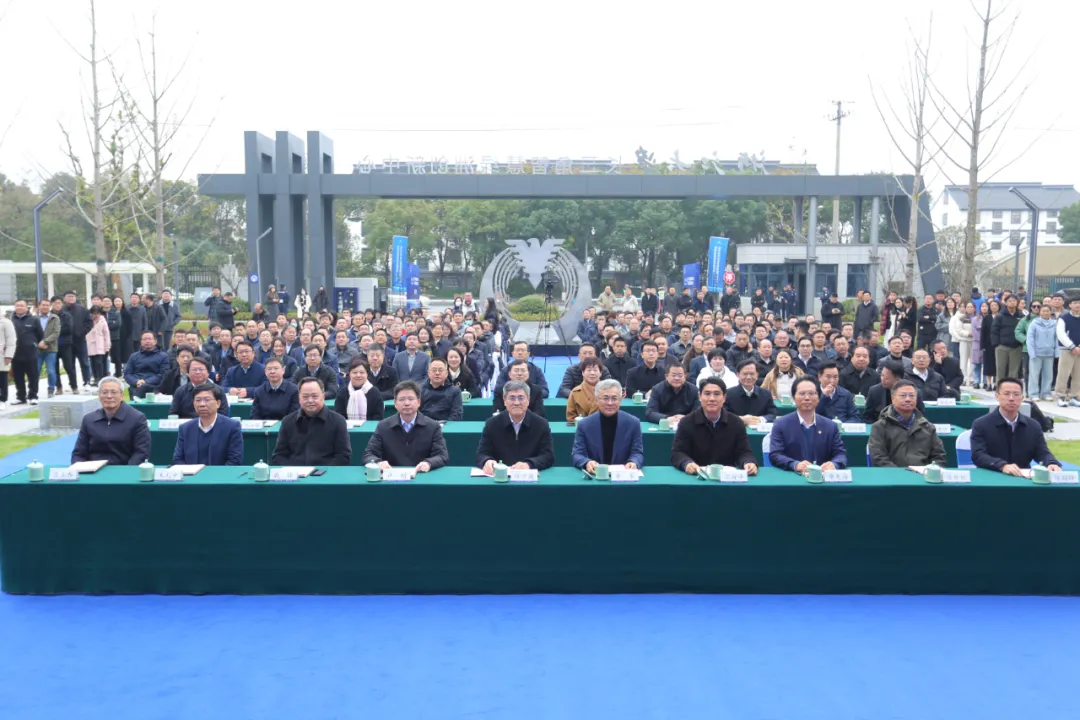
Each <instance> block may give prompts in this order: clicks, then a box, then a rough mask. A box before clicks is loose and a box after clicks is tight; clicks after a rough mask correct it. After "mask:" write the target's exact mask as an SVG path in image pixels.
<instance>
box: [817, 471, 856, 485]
mask: <svg viewBox="0 0 1080 720" xmlns="http://www.w3.org/2000/svg"><path fill="white" fill-rule="evenodd" d="M821 479H822V481H824V482H827V483H849V482H851V471H850V470H825V471H824V472H822V473H821Z"/></svg>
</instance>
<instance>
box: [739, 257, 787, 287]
mask: <svg viewBox="0 0 1080 720" xmlns="http://www.w3.org/2000/svg"><path fill="white" fill-rule="evenodd" d="M739 277H740V281H741V282H742V287H740V288H739V292H740V293H742V294H744V295H746V294H753V292H754V290H756V289H758V288H761V289H762V290H767V289H769V288H770V287H774V288H776V289H777V290H782V289H783V288H784V286H785V285H787V284H788V283H790V282H792V273H791V271H790V270H789V269H788V267H787V266H786V265H766V264H763V263H759V264H747V265H743V266H742V272H740V273H739Z"/></svg>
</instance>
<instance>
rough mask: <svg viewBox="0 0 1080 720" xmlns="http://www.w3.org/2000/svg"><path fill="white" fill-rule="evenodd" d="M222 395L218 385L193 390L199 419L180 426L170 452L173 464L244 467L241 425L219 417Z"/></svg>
mask: <svg viewBox="0 0 1080 720" xmlns="http://www.w3.org/2000/svg"><path fill="white" fill-rule="evenodd" d="M224 399H225V393H223V392H222V391H221V388H219V387H218V386H217V385H211V384H206V385H197V386H196V387H195V389H194V402H195V412H196V414H197V415H198V418H197V419H196V420H194V421H191V422H186V423H184V424H183V425H181V426H180V431H179V432H178V433H177V436H176V449H175V450H173V463H174V464H176V465H243V464H244V436H243V433H241V432H240V423H239V422H238V421H236V420H232V419H231V418H227V417H222V416H221V415H218V409H219V408H220V407H221V403H222V402H223V401H224Z"/></svg>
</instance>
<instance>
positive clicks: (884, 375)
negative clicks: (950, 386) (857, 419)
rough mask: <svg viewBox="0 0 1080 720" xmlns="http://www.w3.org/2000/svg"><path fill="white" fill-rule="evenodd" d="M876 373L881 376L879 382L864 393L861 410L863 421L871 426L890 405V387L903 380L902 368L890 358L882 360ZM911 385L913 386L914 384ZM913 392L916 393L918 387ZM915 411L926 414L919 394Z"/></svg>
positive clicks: (901, 365)
mask: <svg viewBox="0 0 1080 720" xmlns="http://www.w3.org/2000/svg"><path fill="white" fill-rule="evenodd" d="M878 371H879V372H880V374H881V375H880V376H881V382H879V383H878V384H877V385H872V386H871V387H870V389H869V390H867V391H866V407H865V408H863V420H865V421H866V422H868V423H871V424H872V423H875V422H877V421H878V418H879V417H880V416H881V411H882V410H884V409H885V408H887V407H890V406H891V405H892V387H893V385H895V384H896V383H897V382H898V381H900V380H903V379H904V366H903V364H901V363H900V361H899V360H893V359H892V358H886V359H885V360H882V361H881V363H880V364H879V365H878ZM912 384H913V385H914V383H912ZM915 390H916V392H918V387H916V388H915ZM916 409H918V411H919V413H921V414H924V415H925V414H926V408H925V407H924V406H923V401H922V395H921V394H919V400H918V403H917V405H916Z"/></svg>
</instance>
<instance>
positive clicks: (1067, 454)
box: [1046, 440, 1080, 465]
mask: <svg viewBox="0 0 1080 720" xmlns="http://www.w3.org/2000/svg"><path fill="white" fill-rule="evenodd" d="M1046 445H1047V447H1049V448H1050V452H1052V453H1054V457H1056V458H1057V459H1058V460H1060V461H1062V462H1067V463H1072V464H1074V465H1080V441H1077V440H1047V441H1046Z"/></svg>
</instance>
